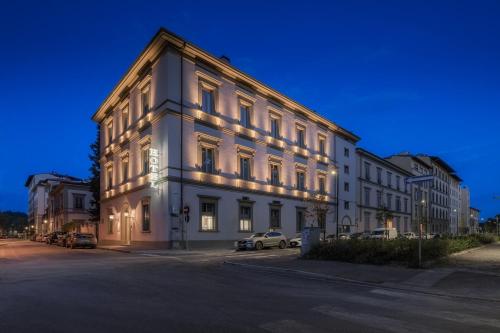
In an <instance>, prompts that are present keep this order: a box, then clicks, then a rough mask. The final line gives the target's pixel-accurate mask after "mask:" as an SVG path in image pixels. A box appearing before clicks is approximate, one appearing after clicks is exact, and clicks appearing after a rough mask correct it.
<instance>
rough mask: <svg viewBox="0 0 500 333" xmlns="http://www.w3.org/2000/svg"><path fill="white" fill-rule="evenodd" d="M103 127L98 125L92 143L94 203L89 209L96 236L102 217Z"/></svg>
mask: <svg viewBox="0 0 500 333" xmlns="http://www.w3.org/2000/svg"><path fill="white" fill-rule="evenodd" d="M100 157H101V129H100V126H99V125H97V135H96V139H95V141H94V142H93V143H92V144H91V145H90V154H89V159H90V168H89V171H90V179H89V183H90V191H91V192H92V201H91V203H92V205H91V207H90V209H89V213H90V220H91V221H93V222H94V223H95V227H96V236H97V237H98V232H99V221H100V219H101V216H100V215H101V214H100V212H101V163H100Z"/></svg>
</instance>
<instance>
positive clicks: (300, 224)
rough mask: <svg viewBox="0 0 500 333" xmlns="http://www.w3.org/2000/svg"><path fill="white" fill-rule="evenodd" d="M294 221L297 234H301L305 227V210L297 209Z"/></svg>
mask: <svg viewBox="0 0 500 333" xmlns="http://www.w3.org/2000/svg"><path fill="white" fill-rule="evenodd" d="M295 219H296V227H297V228H296V230H297V232H302V230H303V229H304V227H305V226H306V210H305V208H297V212H296V218H295Z"/></svg>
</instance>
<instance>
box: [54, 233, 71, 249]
mask: <svg viewBox="0 0 500 333" xmlns="http://www.w3.org/2000/svg"><path fill="white" fill-rule="evenodd" d="M67 237H68V233H66V232H65V233H61V234H59V235H57V241H56V244H57V245H59V246H63V247H66V240H67Z"/></svg>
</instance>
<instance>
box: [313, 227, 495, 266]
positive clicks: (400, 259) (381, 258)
mask: <svg viewBox="0 0 500 333" xmlns="http://www.w3.org/2000/svg"><path fill="white" fill-rule="evenodd" d="M495 241H497V237H495V236H493V235H483V234H478V235H470V236H458V237H450V238H440V239H428V240H422V262H425V261H430V260H436V259H441V258H444V257H446V256H448V255H450V254H452V253H455V252H460V251H464V250H467V249H471V248H475V247H478V246H481V245H485V244H490V243H493V242H495ZM306 258H307V259H321V260H338V261H346V262H352V263H359V264H376V265H386V264H399V265H406V266H408V267H418V240H416V239H403V238H401V239H395V240H383V241H382V240H355V239H352V240H351V239H350V240H337V241H334V242H332V243H329V244H320V245H318V246H316V247H315V248H313V249H312V250H311V251H310V252H309V254H307V256H306Z"/></svg>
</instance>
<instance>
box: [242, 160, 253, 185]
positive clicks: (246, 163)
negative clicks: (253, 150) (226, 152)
mask: <svg viewBox="0 0 500 333" xmlns="http://www.w3.org/2000/svg"><path fill="white" fill-rule="evenodd" d="M250 177H251V175H250V158H249V157H243V156H241V157H240V178H241V179H245V180H249V179H250Z"/></svg>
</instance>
